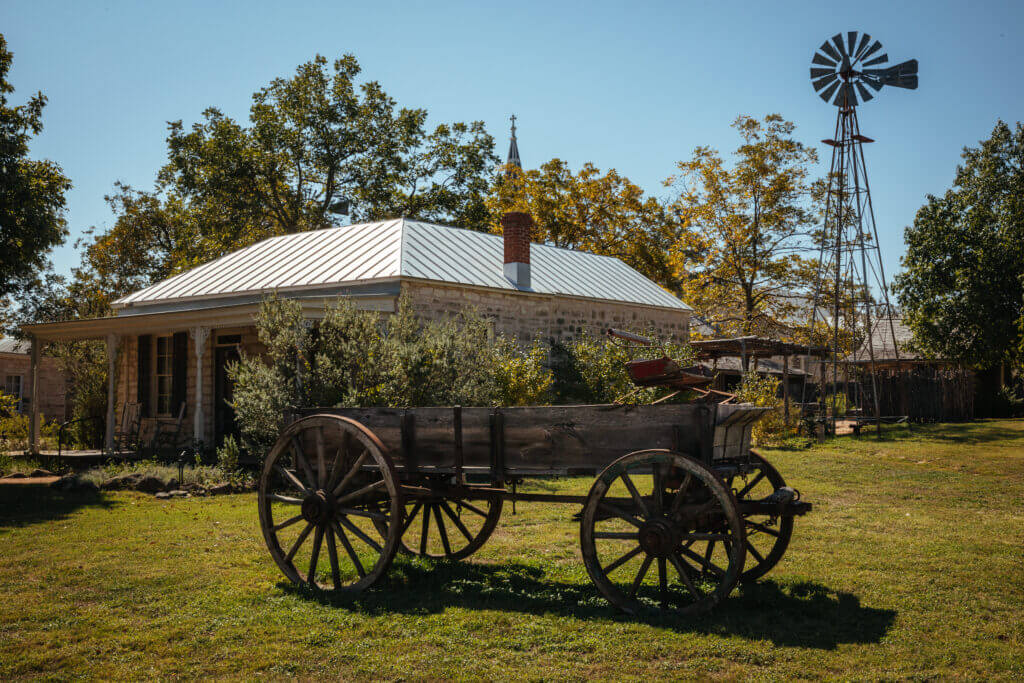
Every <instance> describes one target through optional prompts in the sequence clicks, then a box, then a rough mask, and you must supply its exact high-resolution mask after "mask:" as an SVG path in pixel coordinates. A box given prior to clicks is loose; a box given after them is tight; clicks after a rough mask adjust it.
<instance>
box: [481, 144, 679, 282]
mask: <svg viewBox="0 0 1024 683" xmlns="http://www.w3.org/2000/svg"><path fill="white" fill-rule="evenodd" d="M487 203H488V207H489V208H490V212H491V214H492V215H493V216H494V217H495V222H494V224H493V225H492V231H494V232H499V233H500V232H501V227H500V225H499V224H498V223H497V218H498V217H500V216H501V215H502V214H503V213H505V212H506V211H525V212H527V213H529V214H530V215H531V216H533V220H534V224H535V227H534V233H533V239H534V241H537V242H546V243H548V244H553V245H555V246H557V247H565V248H567V249H578V250H581V251H588V252H591V253H594V254H602V255H604V256H614V257H616V258H619V259H621V260H622V261H624V262H625V263H627V264H629V265H630V266H632V267H633V268H635V269H636V270H638V271H640V272H641V273H643V274H644V275H646V276H647V277H649V278H650V279H652V280H654V281H655V282H657V283H659V284H660V285H662V286H663V287H666V288H668V289H674V285H675V282H674V280H673V276H672V271H671V269H670V268H669V264H668V249H669V247H670V245H671V244H672V243H673V241H674V237H675V230H674V223H673V222H672V221H671V220H669V219H668V218H667V217H666V214H665V211H664V209H663V207H662V205H661V204H660V203H659V202H658V201H657V200H656V199H655V198H653V197H646V196H644V192H643V190H641V189H640V188H639V187H638V186H637V185H635V184H633V183H632V182H631V181H630V180H629V178H626V177H623V176H621V175H619V173H618V172H617V171H615V169H611V170H609V171H607V172H605V173H602V172H601V171H600V169H598V168H597V167H595V166H594V165H593V164H589V163H588V164H584V165H583V167H582V168H581V169H580V170H579V172H578V173H574V172H573V171H572V169H570V168H569V166H568V164H566V163H565V162H564V161H562V160H561V159H552V160H551V161H548V162H547V163H545V164H542V165H541V167H540V168H539V169H531V170H527V171H522V170H520V169H518V168H506V169H504V173H503V174H502V175H500V176H498V178H497V179H496V181H495V183H494V186H493V189H492V192H491V195H490V196H489V197H488V202H487Z"/></svg>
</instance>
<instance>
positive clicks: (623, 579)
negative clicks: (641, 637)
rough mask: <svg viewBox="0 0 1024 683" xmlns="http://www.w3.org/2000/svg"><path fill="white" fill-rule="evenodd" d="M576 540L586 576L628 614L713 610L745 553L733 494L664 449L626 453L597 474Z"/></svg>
mask: <svg viewBox="0 0 1024 683" xmlns="http://www.w3.org/2000/svg"><path fill="white" fill-rule="evenodd" d="M644 491H646V492H649V493H642V492H644ZM580 545H581V549H582V552H583V562H584V564H585V565H586V568H587V573H589V574H590V578H591V579H592V580H593V581H594V583H595V584H596V585H597V587H598V589H599V590H600V591H601V593H602V594H603V595H604V596H605V597H606V598H607V599H608V600H609V601H610V602H611V603H612V604H613V605H615V606H617V607H619V608H620V609H622V610H623V611H625V612H628V613H630V614H637V613H639V612H641V611H643V610H645V609H647V608H652V607H660V608H661V609H663V610H669V609H670V610H673V611H675V612H676V613H678V614H684V615H690V614H697V613H701V612H704V611H707V610H710V609H711V608H712V607H714V606H715V605H716V604H718V602H720V601H721V600H722V599H724V598H725V597H726V596H727V595H728V594H729V592H730V591H732V589H733V587H734V586H735V585H736V582H737V580H738V579H739V576H740V573H741V572H742V571H743V561H744V558H745V553H746V544H745V539H744V530H743V520H742V518H741V517H740V515H739V512H738V510H737V508H736V501H735V498H733V495H732V493H731V492H730V491H729V490H728V489H727V488H726V486H725V484H724V483H723V482H722V481H721V480H720V479H719V478H718V476H717V475H716V474H715V473H714V472H712V471H711V470H709V469H708V468H707V467H705V466H704V465H703V464H701V463H700V462H697V461H696V460H693V459H692V458H688V457H686V456H683V455H680V454H679V453H674V452H672V451H667V450H645V451H637V452H635V453H630V454H629V455H626V456H623V457H621V458H619V459H618V460H616V461H615V462H613V463H612V464H611V465H609V466H608V467H607V468H606V469H605V470H604V472H602V473H601V475H600V476H599V477H598V478H597V481H595V482H594V485H593V487H591V489H590V493H589V494H588V495H587V500H586V503H585V505H584V508H583V517H582V521H581V523H580ZM652 566H653V569H652Z"/></svg>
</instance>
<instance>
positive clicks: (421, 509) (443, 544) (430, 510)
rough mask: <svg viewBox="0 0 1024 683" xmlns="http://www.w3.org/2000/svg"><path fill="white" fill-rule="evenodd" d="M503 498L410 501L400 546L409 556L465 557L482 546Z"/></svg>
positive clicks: (494, 522)
mask: <svg viewBox="0 0 1024 683" xmlns="http://www.w3.org/2000/svg"><path fill="white" fill-rule="evenodd" d="M501 507H502V500H501V498H500V497H498V496H490V497H488V498H486V499H483V500H472V501H464V500H453V499H447V498H444V497H438V498H430V499H423V500H416V501H408V502H407V503H406V509H405V522H404V527H403V529H404V533H403V534H402V540H401V543H400V545H399V546H398V549H399V551H400V552H402V553H405V554H407V555H418V556H420V557H432V558H435V559H447V560H464V559H465V558H467V557H469V556H470V555H472V554H473V553H475V552H476V551H477V550H480V548H482V547H483V545H484V543H486V542H487V539H488V538H490V537H491V534H492V533H493V532H494V528H495V527H496V526H498V520H499V519H500V518H501Z"/></svg>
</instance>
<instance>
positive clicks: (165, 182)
mask: <svg viewBox="0 0 1024 683" xmlns="http://www.w3.org/2000/svg"><path fill="white" fill-rule="evenodd" d="M359 73H360V67H359V64H358V63H357V61H356V59H355V57H352V56H351V55H347V56H345V57H343V58H341V59H338V60H336V61H335V62H334V63H333V65H328V62H327V60H326V59H325V58H324V57H321V56H317V57H316V58H315V59H313V60H312V61H310V62H307V63H305V64H302V65H301V66H299V67H298V69H297V70H296V73H295V74H294V75H293V76H291V77H290V78H278V79H275V80H274V81H272V82H271V83H270V84H269V85H268V86H266V87H264V88H262V89H260V90H259V91H258V92H256V93H255V94H254V95H253V104H252V106H251V108H250V111H249V120H248V122H247V123H239V122H237V121H235V120H233V119H232V118H230V117H228V116H225V115H224V114H223V113H222V112H221V111H220V110H218V109H216V108H209V109H207V110H206V111H204V112H203V116H202V120H201V121H199V122H198V123H196V124H194V125H193V126H191V128H186V127H185V126H184V125H183V124H182V122H181V121H174V122H171V123H170V124H169V132H168V137H167V148H168V160H167V163H166V165H165V166H164V167H163V168H162V169H160V171H159V173H158V175H157V181H156V186H155V188H154V189H153V190H152V191H138V190H135V189H133V188H131V187H128V186H126V185H120V184H119V185H117V187H116V188H115V192H114V193H113V194H112V195H111V196H109V197H107V201H108V202H109V203H110V204H111V207H112V208H113V209H114V211H115V213H116V214H117V220H116V222H115V224H114V226H113V227H112V228H111V229H110V230H109V231H106V232H103V233H99V234H94V235H93V236H92V238H91V241H90V242H89V244H88V245H87V249H86V255H85V261H86V263H85V267H86V269H89V270H94V271H95V272H97V273H99V274H100V275H102V277H103V278H104V280H105V281H109V280H112V281H113V282H114V283H115V284H116V285H118V286H119V287H124V288H127V289H128V290H129V291H130V290H131V289H136V288H138V287H139V286H143V285H145V284H148V283H150V282H153V281H155V280H159V279H162V278H165V277H167V276H169V275H172V274H174V273H177V272H180V271H182V270H186V269H188V268H191V267H194V266H196V265H198V264H201V263H204V262H206V261H209V260H211V259H213V258H216V257H218V256H220V255H222V254H225V253H227V252H230V251H234V250H236V249H239V248H241V247H244V246H246V245H248V244H252V243H253V242H256V241H258V240H261V239H264V238H266V237H270V236H273V235H281V234H287V233H294V232H300V231H305V230H315V229H319V228H325V227H330V226H331V225H333V224H334V220H335V219H334V218H333V217H332V216H333V214H334V211H335V210H336V209H337V208H338V205H339V204H347V205H348V207H350V208H349V212H348V213H349V217H350V219H352V220H381V219H385V218H392V217H400V216H406V217H409V218H419V219H425V220H435V221H442V222H453V223H457V224H459V225H462V226H465V227H470V228H476V229H485V228H486V227H487V225H488V222H489V221H488V214H487V210H486V207H485V204H484V197H485V195H486V192H487V188H488V187H489V184H490V182H491V174H492V172H493V170H494V168H495V167H496V165H497V161H498V160H497V157H495V155H494V151H493V148H494V140H493V138H491V136H490V135H488V134H487V132H486V131H485V130H484V127H483V124H482V123H481V122H474V123H470V124H466V123H454V124H450V125H448V124H442V125H439V126H437V127H436V128H434V130H433V131H432V132H428V131H427V129H426V118H427V112H426V111H425V110H423V109H406V108H397V107H396V104H395V101H394V100H393V99H391V98H390V97H389V96H388V95H387V94H386V93H385V92H384V90H383V89H382V88H381V86H380V84H378V83H376V82H373V81H369V82H364V83H361V84H360V83H357V78H358V76H359Z"/></svg>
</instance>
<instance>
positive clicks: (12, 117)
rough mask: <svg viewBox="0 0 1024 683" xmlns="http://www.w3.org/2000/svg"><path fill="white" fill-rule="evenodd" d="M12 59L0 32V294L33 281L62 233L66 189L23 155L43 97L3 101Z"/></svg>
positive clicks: (44, 166) (49, 167)
mask: <svg viewBox="0 0 1024 683" xmlns="http://www.w3.org/2000/svg"><path fill="white" fill-rule="evenodd" d="M12 61H13V55H12V54H11V52H10V51H8V49H7V41H6V40H5V39H4V37H3V35H2V34H0V298H4V297H7V296H10V295H12V294H21V293H23V292H24V291H25V290H26V289H31V288H32V287H33V286H34V285H36V284H38V282H39V278H38V273H39V271H40V270H42V269H43V268H44V267H45V266H46V265H47V260H46V255H47V253H48V252H49V251H50V249H52V248H53V247H55V246H57V245H59V244H61V243H63V242H64V238H65V237H66V236H67V227H66V225H65V220H64V201H65V200H64V195H65V193H67V191H68V190H69V189H71V181H70V180H68V179H67V178H66V177H65V176H64V174H63V173H62V172H61V169H60V167H59V166H57V164H55V163H53V162H52V161H36V160H33V159H29V158H28V153H29V142H30V141H31V139H32V136H34V135H38V134H39V133H40V132H41V131H42V129H43V119H42V116H43V107H44V106H45V105H46V97H44V96H43V94H42V93H36V94H35V95H33V96H32V97H31V98H30V99H29V100H28V102H27V103H25V104H24V105H21V106H10V105H9V104H8V95H10V94H11V93H13V92H14V87H13V86H12V85H11V84H10V83H9V82H8V80H7V75H8V73H9V71H10V69H11V63H12Z"/></svg>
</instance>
